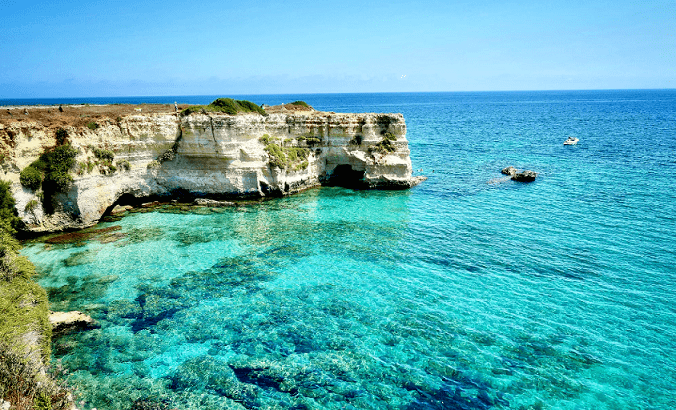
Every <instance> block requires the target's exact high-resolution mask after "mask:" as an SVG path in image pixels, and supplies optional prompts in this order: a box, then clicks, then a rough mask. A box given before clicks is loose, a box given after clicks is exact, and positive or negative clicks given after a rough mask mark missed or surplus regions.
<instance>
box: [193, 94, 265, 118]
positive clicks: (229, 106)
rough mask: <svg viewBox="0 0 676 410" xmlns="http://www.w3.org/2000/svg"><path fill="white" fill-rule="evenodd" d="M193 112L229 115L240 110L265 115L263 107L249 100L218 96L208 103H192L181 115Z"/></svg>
mask: <svg viewBox="0 0 676 410" xmlns="http://www.w3.org/2000/svg"><path fill="white" fill-rule="evenodd" d="M194 112H195V113H199V112H222V113H225V114H230V115H235V114H237V113H240V112H241V113H248V112H257V113H259V114H261V115H267V113H266V112H265V110H264V109H262V108H261V107H259V106H258V105H256V104H254V103H252V102H251V101H246V100H233V99H232V98H218V99H216V100H214V101H212V102H211V104H209V105H192V106H190V107H188V108H186V109H185V110H183V111H181V115H190V114H192V113H194Z"/></svg>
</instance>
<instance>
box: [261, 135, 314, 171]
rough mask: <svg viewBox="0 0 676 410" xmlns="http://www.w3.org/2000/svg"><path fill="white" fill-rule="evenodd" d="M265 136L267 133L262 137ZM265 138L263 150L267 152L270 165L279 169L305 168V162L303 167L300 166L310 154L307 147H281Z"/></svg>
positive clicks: (295, 169)
mask: <svg viewBox="0 0 676 410" xmlns="http://www.w3.org/2000/svg"><path fill="white" fill-rule="evenodd" d="M265 136H268V135H267V134H266V135H264V137H265ZM268 137H269V136H268ZM261 138H262V137H261ZM266 140H267V141H268V144H267V145H266V146H265V152H267V153H268V155H269V157H270V162H269V163H270V166H271V167H277V168H279V169H287V168H289V169H292V170H294V171H297V170H299V169H305V168H307V164H306V165H305V166H304V167H302V164H303V162H307V161H305V160H306V159H307V158H308V157H309V156H310V150H309V149H308V148H298V147H282V146H279V145H278V144H276V143H274V142H270V139H269V138H267V139H266ZM299 166H300V168H299Z"/></svg>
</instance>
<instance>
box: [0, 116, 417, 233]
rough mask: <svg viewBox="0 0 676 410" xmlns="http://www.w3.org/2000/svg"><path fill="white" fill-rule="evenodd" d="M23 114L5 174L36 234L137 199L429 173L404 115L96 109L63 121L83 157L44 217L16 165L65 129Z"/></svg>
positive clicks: (84, 222) (3, 132) (5, 135)
mask: <svg viewBox="0 0 676 410" xmlns="http://www.w3.org/2000/svg"><path fill="white" fill-rule="evenodd" d="M52 114H53V115H55V116H58V115H59V114H58V113H57V112H56V111H54V112H53V113H52ZM19 117H20V116H13V117H12V119H3V120H2V121H1V122H0V152H2V153H3V155H4V157H3V162H2V164H1V166H2V170H3V171H4V176H3V177H2V178H3V179H4V180H8V179H9V180H10V181H11V182H12V183H13V186H12V190H13V193H14V197H15V199H16V202H17V204H16V207H17V209H18V210H19V213H20V216H21V218H22V219H23V221H24V222H25V223H26V226H27V229H28V230H30V231H34V232H48V231H59V230H64V229H79V228H85V227H88V226H92V225H94V224H96V223H97V222H98V221H99V219H100V218H101V216H102V215H104V214H105V213H106V212H107V211H109V210H112V209H113V207H114V206H115V205H125V203H129V200H130V199H134V198H144V197H152V196H165V197H169V196H172V195H175V194H177V193H188V194H191V195H194V196H196V197H208V196H215V197H218V198H219V199H225V198H243V197H265V196H283V195H289V194H293V193H296V192H298V191H301V190H303V189H307V188H311V187H314V186H318V185H321V184H327V183H328V184H335V185H343V186H351V187H357V188H363V189H408V188H410V187H412V186H414V185H416V184H418V183H420V182H421V181H422V180H424V179H425V177H413V176H412V175H411V174H412V168H411V159H410V156H409V154H410V151H409V149H408V141H407V140H406V123H405V122H404V117H403V116H402V115H401V114H336V113H326V112H317V111H305V112H289V113H274V114H270V115H267V116H263V115H260V114H244V115H242V114H240V115H227V114H217V113H208V114H191V115H187V116H181V115H177V114H169V113H150V114H146V113H143V114H128V115H125V116H124V117H117V118H114V119H113V118H108V117H105V116H99V117H97V118H96V121H95V126H94V125H91V124H89V125H88V126H83V125H81V124H80V125H79V126H77V125H67V124H62V125H60V126H61V127H62V128H64V129H65V130H66V131H67V132H68V142H69V143H70V144H71V145H72V147H73V148H74V149H75V150H76V151H77V157H76V161H77V164H78V165H77V166H76V167H75V169H72V170H71V175H72V176H73V179H74V181H73V184H72V186H71V188H70V190H69V191H68V192H66V193H62V194H58V195H56V196H55V199H56V204H55V205H56V206H55V212H54V213H53V214H50V215H47V214H45V213H44V212H43V209H42V207H41V206H31V204H33V205H34V204H35V203H36V201H40V197H39V193H37V192H34V191H32V190H30V189H27V188H24V187H23V186H22V185H21V184H20V183H19V173H20V171H21V170H22V169H24V168H25V167H26V166H28V165H29V164H31V163H32V162H33V161H35V160H36V159H37V158H38V157H39V156H40V154H41V153H42V152H43V150H44V149H48V148H50V147H54V146H55V145H56V138H55V131H56V128H58V127H57V125H55V124H56V122H54V121H52V122H47V121H46V120H44V119H43V120H40V118H38V117H36V118H35V119H31V117H26V118H19ZM14 118H16V119H14ZM90 125H91V126H90ZM386 140H387V141H386ZM271 144H272V145H275V146H277V147H278V148H279V149H281V150H282V152H285V153H286V156H285V158H286V159H287V161H286V163H282V164H281V165H280V162H279V161H277V160H276V158H275V155H274V152H275V149H276V148H275V147H271ZM100 150H106V151H108V152H112V153H113V154H114V158H113V161H111V162H109V164H112V165H114V167H109V166H107V165H104V164H103V161H99V160H98V159H97V157H96V153H97V151H100ZM285 150H286V151H285ZM276 152H277V153H278V152H279V150H277V151H276ZM298 153H300V154H298ZM296 154H298V155H296ZM113 168H115V169H114V170H113ZM27 205H28V206H27ZM120 210H121V208H119V207H118V208H116V209H115V211H116V212H117V211H120Z"/></svg>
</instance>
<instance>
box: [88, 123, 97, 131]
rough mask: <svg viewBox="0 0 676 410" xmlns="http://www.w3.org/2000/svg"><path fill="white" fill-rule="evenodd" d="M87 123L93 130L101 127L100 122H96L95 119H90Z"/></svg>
mask: <svg viewBox="0 0 676 410" xmlns="http://www.w3.org/2000/svg"><path fill="white" fill-rule="evenodd" d="M86 125H87V128H89V129H90V130H92V131H94V130H95V129H97V128H99V124H97V123H95V122H94V121H89V122H88V123H87V124H86Z"/></svg>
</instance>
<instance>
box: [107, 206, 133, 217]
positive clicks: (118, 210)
mask: <svg viewBox="0 0 676 410" xmlns="http://www.w3.org/2000/svg"><path fill="white" fill-rule="evenodd" d="M133 208H134V207H133V206H131V205H125V206H121V205H115V207H114V208H113V210H112V211H110V213H111V214H112V215H115V214H121V213H123V212H127V211H128V210H130V209H133Z"/></svg>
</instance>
